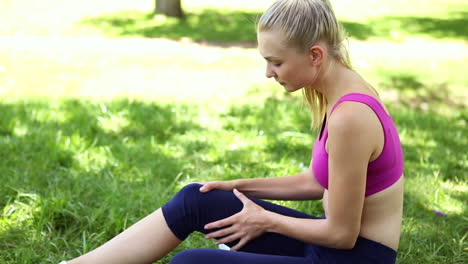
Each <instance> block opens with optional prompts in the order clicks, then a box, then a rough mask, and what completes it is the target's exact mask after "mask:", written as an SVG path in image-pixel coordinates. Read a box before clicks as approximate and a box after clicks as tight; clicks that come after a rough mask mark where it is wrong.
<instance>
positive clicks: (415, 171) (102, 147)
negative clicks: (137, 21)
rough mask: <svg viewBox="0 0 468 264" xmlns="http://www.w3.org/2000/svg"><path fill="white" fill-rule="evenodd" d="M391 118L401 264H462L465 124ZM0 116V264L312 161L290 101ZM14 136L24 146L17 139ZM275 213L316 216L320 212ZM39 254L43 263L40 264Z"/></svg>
mask: <svg viewBox="0 0 468 264" xmlns="http://www.w3.org/2000/svg"><path fill="white" fill-rule="evenodd" d="M265 88H267V87H263V88H262V89H265ZM387 106H388V107H389V108H390V110H391V111H392V113H393V114H394V119H395V121H396V123H397V124H398V127H399V130H400V131H401V137H402V142H403V146H404V149H405V159H406V169H405V174H406V183H405V186H406V191H405V196H406V200H405V218H404V225H403V235H402V242H401V247H400V255H399V260H400V263H418V262H419V263H420V262H421V261H422V262H423V263H438V262H445V263H459V262H457V261H461V260H463V259H464V258H465V255H466V254H465V253H464V247H465V246H464V245H465V242H464V239H465V236H466V230H465V229H464V227H463V226H464V223H465V221H466V217H465V216H464V215H465V214H466V204H465V203H464V201H466V199H467V198H468V197H467V191H466V190H467V188H468V186H467V184H466V176H465V174H464V173H465V171H466V169H467V160H468V158H467V156H466V153H465V152H464V151H463V150H464V149H466V147H467V146H468V143H467V141H466V139H465V137H464V135H466V132H467V128H466V121H467V119H466V117H467V115H468V113H467V112H466V109H458V110H456V112H457V113H456V114H440V113H436V112H433V111H430V112H424V111H422V110H417V109H411V108H408V107H403V106H393V105H392V104H391V103H390V102H389V104H388V105H387ZM0 107H1V109H0V110H1V112H2V113H3V118H2V121H1V122H2V126H1V127H6V128H5V130H4V131H3V132H2V134H1V136H0V145H1V146H2V148H0V155H2V157H4V158H3V159H2V160H1V161H0V167H1V168H2V171H3V174H2V181H3V186H5V188H3V189H0V203H1V204H2V206H3V209H2V218H1V223H2V224H1V232H0V233H1V236H2V238H3V239H2V240H0V241H1V242H0V243H1V245H0V248H1V250H2V253H1V256H2V258H3V259H2V261H3V262H4V263H16V262H17V260H18V259H21V260H28V261H29V262H32V263H55V262H57V261H58V260H59V259H63V258H69V257H71V256H76V255H78V254H80V253H83V252H86V251H87V250H90V249H92V248H94V247H96V246H98V245H99V244H101V243H103V242H104V241H106V240H107V239H109V238H110V237H112V236H114V235H115V234H117V233H118V232H120V231H121V230H123V229H125V227H128V226H129V225H130V224H132V223H134V222H136V221H137V220H138V219H139V218H141V217H143V216H144V215H146V214H148V213H149V212H151V211H152V210H154V209H155V208H157V207H159V206H161V205H162V204H163V203H164V202H165V201H167V200H168V199H170V198H171V196H172V195H173V194H174V193H175V192H176V191H177V189H178V188H180V187H182V186H183V185H185V184H187V183H189V182H192V181H201V180H214V179H218V180H228V179H234V178H249V177H271V176H283V175H288V174H292V173H295V172H298V171H300V170H302V169H304V168H305V167H307V165H308V163H309V161H310V155H311V147H312V142H313V138H314V133H312V132H310V131H309V128H308V127H309V120H310V116H309V113H308V112H307V109H306V108H305V107H304V106H303V103H302V102H301V100H300V99H298V98H295V97H290V96H286V95H275V96H273V97H270V98H264V99H263V100H262V102H257V103H239V104H237V105H225V107H220V106H218V107H217V108H216V109H217V110H213V109H212V108H210V107H209V106H207V105H194V104H190V105H188V104H181V103H178V104H174V103H172V104H160V103H156V102H151V103H149V102H143V101H128V100H115V101H112V102H106V101H82V100H80V101H77V100H67V99H54V100H47V101H42V102H40V101H31V100H26V101H24V100H13V101H10V102H9V103H5V102H4V103H2V104H1V106H0ZM444 107H445V108H447V109H455V108H451V107H450V106H447V105H445V106H444ZM49 115H50V117H60V118H51V119H50V120H49V119H48V118H47V117H48V116H49ZM3 124H8V126H5V125H3ZM17 127H22V128H23V130H24V131H25V132H24V134H16V132H15V131H16V130H17ZM448 128H449V129H448ZM453 142H456V144H454V143H453ZM121 197H126V198H125V199H121ZM281 204H284V205H287V206H291V207H293V208H296V209H300V210H303V211H306V212H308V213H311V214H315V215H321V214H322V213H323V212H322V210H321V209H320V205H319V203H317V202H305V203H300V202H282V203H281ZM434 210H438V211H441V212H444V213H446V214H447V216H446V217H443V216H439V215H437V214H435V212H434ZM207 246H208V247H212V246H214V245H213V244H211V242H208V241H206V240H204V239H203V237H202V236H195V237H192V238H190V239H189V240H188V241H186V242H184V244H183V245H182V246H181V247H179V248H178V250H182V249H185V248H193V247H207ZM44 250H45V251H47V252H49V253H48V254H47V255H48V256H49V257H48V258H47V257H46V256H44V255H42V254H37V252H44ZM33 252H34V253H33ZM171 256H172V255H171ZM171 256H168V258H166V259H165V260H163V261H161V263H167V261H168V260H169V259H170V257H171ZM450 261H453V262H450ZM460 263H461V262H460Z"/></svg>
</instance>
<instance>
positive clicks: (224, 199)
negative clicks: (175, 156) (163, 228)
mask: <svg viewBox="0 0 468 264" xmlns="http://www.w3.org/2000/svg"><path fill="white" fill-rule="evenodd" d="M200 187H201V185H199V184H189V185H187V186H185V187H184V188H182V189H181V190H180V191H179V192H178V193H177V194H176V195H175V196H174V198H173V199H172V200H170V201H169V202H168V203H166V204H165V205H164V206H163V207H162V211H163V214H164V218H165V219H166V222H167V224H168V226H169V228H170V229H171V231H172V232H173V233H174V235H175V236H177V237H178V238H179V239H180V240H185V239H186V238H187V237H188V236H189V235H190V233H192V232H193V231H198V232H201V233H204V234H207V233H210V232H213V231H214V230H215V229H214V230H206V229H204V226H205V224H208V223H211V222H214V221H217V220H221V219H224V218H227V217H229V216H232V215H234V214H236V213H238V212H240V211H241V210H242V207H243V205H242V203H241V202H240V201H239V200H238V198H237V197H236V196H235V195H234V194H233V193H232V192H226V191H221V190H213V191H210V192H208V193H201V192H200V191H199V189H200ZM249 199H251V200H252V201H253V202H255V203H256V204H258V205H260V206H261V207H263V208H265V209H266V210H269V211H272V212H275V213H278V214H282V215H286V216H291V217H296V218H308V219H317V217H314V216H310V215H308V214H305V213H302V212H299V211H295V210H292V209H290V208H287V207H284V206H280V205H276V204H273V203H269V202H266V201H263V200H259V199H255V198H252V197H249ZM237 242H238V241H234V242H231V243H228V244H227V245H228V246H230V247H232V246H234V245H236V244H237ZM395 260H396V252H395V251H394V250H393V249H391V248H389V247H387V246H385V245H382V244H380V243H377V242H375V241H372V240H369V239H366V238H363V237H359V238H358V240H357V242H356V245H355V247H354V248H353V249H350V250H340V249H334V248H328V247H322V246H318V245H313V244H307V243H304V242H302V241H299V240H296V239H293V238H290V237H286V236H283V235H280V234H276V233H265V234H263V235H262V236H260V237H258V238H256V239H254V240H252V241H250V242H249V243H248V244H247V245H245V246H244V247H243V248H241V249H240V250H239V251H228V250H219V249H190V250H185V251H182V252H180V253H178V254H177V255H176V256H175V257H174V258H173V259H172V260H171V262H170V263H171V264H207V263H223V264H246V263H249V264H314V263H320V264H332V263H333V264H341V263H343V264H344V263H346V264H358V263H359V264H371V263H375V264H393V263H395Z"/></svg>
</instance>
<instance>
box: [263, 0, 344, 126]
mask: <svg viewBox="0 0 468 264" xmlns="http://www.w3.org/2000/svg"><path fill="white" fill-rule="evenodd" d="M267 30H279V31H280V32H282V33H283V34H284V35H285V40H286V42H287V44H288V45H291V46H293V47H295V48H297V50H298V52H306V51H308V50H309V48H310V47H312V46H313V45H314V44H316V43H317V42H319V41H323V42H325V43H326V45H327V51H328V55H329V56H330V57H331V58H333V59H334V60H335V61H338V62H340V63H341V64H343V65H344V66H345V67H347V68H349V69H352V66H351V61H350V59H349V54H348V50H347V47H346V45H345V43H344V42H345V40H346V39H347V37H346V33H345V30H344V28H343V26H342V25H341V24H340V23H339V22H338V20H337V19H336V16H335V13H334V12H333V8H332V6H331V4H330V1H328V0H278V1H276V2H274V3H273V4H272V6H271V7H270V8H269V9H268V10H267V11H265V13H263V15H262V16H261V17H260V19H259V21H258V23H257V32H261V31H267ZM332 61H333V60H332ZM303 95H304V98H305V99H306V101H307V103H308V105H309V107H310V109H311V111H312V124H311V126H312V128H319V127H320V124H321V122H322V120H323V117H324V115H325V113H326V107H327V101H326V99H325V96H324V95H323V94H322V93H320V92H318V91H317V90H315V89H313V88H312V87H304V89H303Z"/></svg>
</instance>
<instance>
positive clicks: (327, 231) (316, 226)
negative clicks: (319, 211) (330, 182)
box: [266, 212, 359, 249]
mask: <svg viewBox="0 0 468 264" xmlns="http://www.w3.org/2000/svg"><path fill="white" fill-rule="evenodd" d="M267 217H268V219H267V221H266V223H267V224H266V225H267V227H266V231H267V232H272V233H278V234H282V235H285V236H288V237H292V238H295V239H297V240H301V241H304V242H306V243H310V244H315V245H321V246H326V247H332V248H338V249H350V248H353V247H354V244H355V242H356V239H357V237H358V233H359V232H358V233H356V232H350V230H349V229H348V228H346V227H340V226H339V225H336V224H335V225H333V224H332V222H331V221H330V220H329V219H303V218H295V217H289V216H284V215H280V214H277V213H273V212H267Z"/></svg>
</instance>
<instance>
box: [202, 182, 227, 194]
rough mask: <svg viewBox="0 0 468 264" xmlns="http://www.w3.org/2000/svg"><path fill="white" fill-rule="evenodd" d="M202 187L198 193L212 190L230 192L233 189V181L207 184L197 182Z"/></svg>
mask: <svg viewBox="0 0 468 264" xmlns="http://www.w3.org/2000/svg"><path fill="white" fill-rule="evenodd" d="M198 183H199V184H202V185H203V186H202V187H201V188H200V192H204V193H206V192H209V191H212V190H223V191H228V192H231V191H232V190H233V189H234V188H235V183H234V181H209V182H198Z"/></svg>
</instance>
